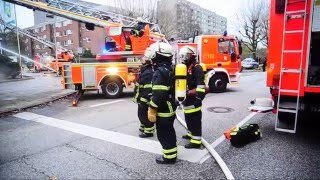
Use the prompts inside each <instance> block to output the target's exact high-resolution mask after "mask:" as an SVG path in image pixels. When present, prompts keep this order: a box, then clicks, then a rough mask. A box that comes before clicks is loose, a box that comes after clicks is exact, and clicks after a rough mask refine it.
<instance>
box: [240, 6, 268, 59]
mask: <svg viewBox="0 0 320 180" xmlns="http://www.w3.org/2000/svg"><path fill="white" fill-rule="evenodd" d="M237 16H238V20H239V22H240V23H241V30H240V31H239V32H240V34H241V35H242V36H243V38H244V39H243V40H244V43H243V44H244V45H245V46H246V47H247V48H248V49H249V51H251V52H252V54H253V58H254V59H256V57H257V54H256V52H257V48H258V45H259V44H261V45H264V46H267V45H268V28H269V20H268V19H269V4H268V2H267V1H265V0H255V1H252V2H251V3H248V4H247V6H244V8H242V9H241V12H240V13H239V14H237Z"/></svg>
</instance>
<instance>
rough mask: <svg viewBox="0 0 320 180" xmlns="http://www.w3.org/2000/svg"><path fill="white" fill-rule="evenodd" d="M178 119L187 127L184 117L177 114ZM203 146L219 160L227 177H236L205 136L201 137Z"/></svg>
mask: <svg viewBox="0 0 320 180" xmlns="http://www.w3.org/2000/svg"><path fill="white" fill-rule="evenodd" d="M176 117H177V120H178V121H179V123H180V124H181V125H182V126H183V127H184V128H186V129H187V125H186V123H185V122H184V121H183V120H182V118H181V117H180V116H179V115H178V114H176ZM201 141H202V144H203V146H204V147H205V148H206V149H207V150H208V151H209V153H210V154H211V155H212V157H213V158H214V159H215V160H216V161H217V163H218V165H219V166H220V168H221V170H222V171H223V173H224V175H225V176H226V178H227V179H234V177H233V175H232V173H231V171H230V170H229V168H228V166H227V165H226V163H225V162H224V161H223V160H222V158H221V157H220V155H219V154H218V153H217V151H215V150H214V149H213V147H212V146H211V145H210V144H209V143H208V142H207V141H206V140H205V139H203V138H201Z"/></svg>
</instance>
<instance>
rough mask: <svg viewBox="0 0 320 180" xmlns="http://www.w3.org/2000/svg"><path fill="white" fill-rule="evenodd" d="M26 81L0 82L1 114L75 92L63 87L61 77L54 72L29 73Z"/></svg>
mask: <svg viewBox="0 0 320 180" xmlns="http://www.w3.org/2000/svg"><path fill="white" fill-rule="evenodd" d="M25 75H26V76H29V77H31V78H30V79H29V80H26V81H10V82H2V83H0V89H1V90H0V114H2V113H5V112H10V111H19V110H21V109H24V108H28V107H32V106H36V105H39V104H43V103H47V102H50V101H53V100H55V99H59V98H62V97H65V96H67V95H70V94H73V93H74V92H75V91H73V90H64V89H63V88H62V85H61V84H60V82H61V77H55V76H54V75H53V74H42V73H28V74H25Z"/></svg>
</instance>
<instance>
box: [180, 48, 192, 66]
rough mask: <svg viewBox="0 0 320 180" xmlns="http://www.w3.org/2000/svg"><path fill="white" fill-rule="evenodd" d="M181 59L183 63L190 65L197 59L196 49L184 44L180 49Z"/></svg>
mask: <svg viewBox="0 0 320 180" xmlns="http://www.w3.org/2000/svg"><path fill="white" fill-rule="evenodd" d="M179 59H180V62H181V63H184V64H186V65H190V64H192V63H194V62H195V60H196V50H195V49H194V48H193V47H191V46H183V47H182V48H181V49H180V51H179Z"/></svg>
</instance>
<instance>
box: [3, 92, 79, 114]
mask: <svg viewBox="0 0 320 180" xmlns="http://www.w3.org/2000/svg"><path fill="white" fill-rule="evenodd" d="M74 93H76V91H73V92H68V93H65V94H63V95H58V96H56V97H51V98H50V99H45V100H44V101H41V102H35V103H32V104H29V105H25V106H22V107H19V108H11V109H7V110H4V111H0V116H1V115H4V114H6V113H11V112H13V111H18V112H19V111H22V110H24V109H27V108H32V107H35V106H39V105H42V104H47V103H49V102H53V101H55V100H58V99H61V98H64V97H67V96H70V95H72V94H74Z"/></svg>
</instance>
